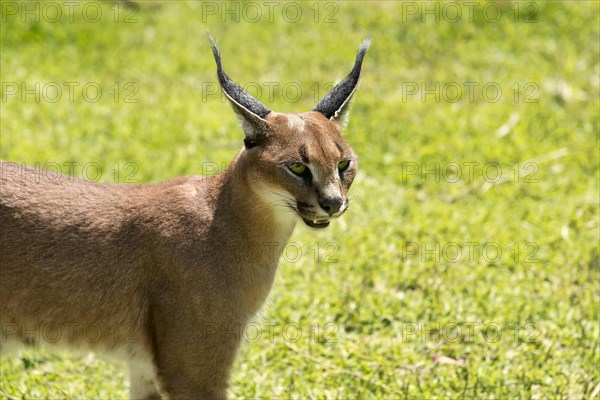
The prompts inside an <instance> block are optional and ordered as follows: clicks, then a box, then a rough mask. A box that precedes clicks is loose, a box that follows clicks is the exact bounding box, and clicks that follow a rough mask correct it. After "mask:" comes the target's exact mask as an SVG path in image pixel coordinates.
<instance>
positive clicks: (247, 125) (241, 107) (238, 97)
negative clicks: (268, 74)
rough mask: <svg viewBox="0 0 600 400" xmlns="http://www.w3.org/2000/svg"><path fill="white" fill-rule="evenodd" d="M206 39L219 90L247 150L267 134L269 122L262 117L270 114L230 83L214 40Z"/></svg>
mask: <svg viewBox="0 0 600 400" xmlns="http://www.w3.org/2000/svg"><path fill="white" fill-rule="evenodd" d="M208 39H209V40H210V44H211V47H212V51H213V55H214V56H215V61H216V63H217V76H218V78H219V84H220V85H221V89H223V92H224V93H225V96H226V97H227V98H228V99H229V102H230V103H231V106H232V107H233V111H235V113H236V114H237V116H238V117H239V119H240V121H241V124H242V129H243V130H244V133H245V135H246V138H245V139H244V144H245V145H246V147H247V148H250V147H253V146H254V145H256V144H259V143H260V142H261V141H262V140H263V139H264V138H266V136H267V135H268V132H269V127H270V125H271V123H270V122H268V121H267V120H265V119H264V117H265V116H266V115H267V114H269V113H270V112H271V110H269V109H268V108H267V107H265V106H264V105H263V104H262V103H261V102H260V101H258V100H257V99H256V98H254V97H253V96H252V95H251V94H250V93H248V92H246V91H245V90H244V89H242V88H241V87H240V86H239V85H238V84H237V83H235V82H234V81H232V80H231V79H230V78H229V77H228V76H227V74H225V71H223V66H222V65H221V52H220V51H219V47H218V46H217V43H216V41H215V39H214V38H213V37H212V36H211V35H210V33H208Z"/></svg>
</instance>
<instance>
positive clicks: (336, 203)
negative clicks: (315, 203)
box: [319, 197, 344, 215]
mask: <svg viewBox="0 0 600 400" xmlns="http://www.w3.org/2000/svg"><path fill="white" fill-rule="evenodd" d="M342 204H344V200H343V199H342V198H341V197H325V198H322V199H321V200H319V205H320V206H321V208H322V209H323V210H325V211H326V212H327V214H329V215H333V214H335V213H336V212H338V211H340V208H341V207H342Z"/></svg>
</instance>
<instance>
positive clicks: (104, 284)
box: [0, 103, 356, 399]
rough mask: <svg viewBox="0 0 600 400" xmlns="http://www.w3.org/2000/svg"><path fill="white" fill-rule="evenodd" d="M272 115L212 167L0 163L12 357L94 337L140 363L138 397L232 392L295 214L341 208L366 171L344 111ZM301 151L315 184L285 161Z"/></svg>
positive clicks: (135, 380)
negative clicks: (168, 171) (139, 170)
mask: <svg viewBox="0 0 600 400" xmlns="http://www.w3.org/2000/svg"><path fill="white" fill-rule="evenodd" d="M233 105H234V109H235V110H236V112H238V114H241V117H242V119H243V121H244V122H248V121H247V119H248V118H250V119H252V118H253V116H248V115H243V114H244V111H245V110H240V109H239V108H236V104H235V103H234V104H233ZM344 107H345V105H344ZM254 122H255V121H254ZM254 122H253V121H250V126H252V125H253V124H254ZM260 122H261V123H264V124H266V126H267V127H268V128H267V129H266V130H264V131H263V132H262V136H261V137H262V139H261V142H260V144H259V145H257V146H254V147H251V148H248V149H247V148H243V149H242V150H241V151H240V152H239V153H238V155H237V156H236V157H235V159H234V160H233V162H232V163H231V165H230V167H229V168H228V169H227V170H226V171H225V172H224V173H222V174H220V175H217V176H213V177H202V176H191V177H180V178H175V179H171V180H169V181H166V182H161V183H154V184H143V185H125V184H105V183H91V182H88V181H84V180H79V179H75V178H72V177H69V176H66V175H59V174H55V173H52V172H48V171H42V170H36V169H34V168H31V167H27V166H23V165H18V164H14V163H9V162H0V165H1V167H2V168H1V182H0V183H1V186H0V229H1V236H0V293H1V296H2V301H1V302H0V323H1V329H2V331H1V333H2V337H1V341H0V346H1V347H0V349H2V352H3V353H0V355H4V352H5V349H6V348H7V346H8V345H9V344H18V343H25V344H32V343H33V344H37V343H43V342H49V343H50V344H58V345H66V346H70V347H81V348H84V349H88V348H89V349H91V350H96V351H101V352H108V353H114V354H116V355H118V356H120V357H122V358H125V359H126V360H127V361H128V362H129V363H130V365H131V367H130V372H131V397H132V398H143V399H161V398H162V399H201V398H202V399H204V398H225V397H226V389H227V381H228V378H229V373H230V369H231V366H232V364H233V361H234V358H235V355H236V353H237V350H238V347H239V345H240V341H241V331H242V329H243V328H244V326H245V325H246V324H247V322H248V321H249V319H250V318H252V317H253V316H254V315H255V313H256V312H257V310H258V309H259V308H260V306H261V305H262V304H263V302H264V301H265V299H266V297H267V295H268V293H269V291H270V289H271V285H272V283H273V279H274V275H275V271H276V268H277V263H278V260H279V257H280V255H281V252H282V250H283V248H284V246H285V245H286V243H287V241H288V239H289V237H290V235H291V233H292V230H293V228H294V225H295V222H296V221H297V220H298V217H299V216H300V217H302V218H303V219H305V220H307V221H311V220H313V219H315V220H317V219H318V220H323V219H324V218H326V219H327V220H329V219H330V218H334V217H336V216H339V215H341V214H342V213H343V212H344V211H345V209H346V208H347V206H348V203H347V191H348V188H349V186H350V184H351V182H352V179H353V178H354V175H355V171H356V157H355V155H354V153H353V151H352V150H351V148H350V147H349V146H348V145H347V144H346V142H345V140H344V139H343V138H342V135H341V124H340V121H339V120H338V119H337V118H332V119H327V118H325V117H324V116H323V115H322V114H320V113H318V112H309V113H304V114H279V113H275V112H271V113H270V114H268V115H267V116H266V117H265V118H264V119H262V120H261V121H260ZM249 130H251V128H249V127H248V126H246V127H245V131H246V136H247V137H249V136H250V135H251V134H252V133H251V132H249ZM301 148H303V150H301ZM303 156H304V157H306V156H307V157H308V165H309V166H310V169H311V170H312V171H313V172H314V177H313V179H312V181H311V182H306V181H303V180H302V179H299V178H298V177H295V176H294V175H293V174H291V173H290V171H289V170H288V169H287V167H286V165H287V164H286V163H287V162H289V161H290V160H294V161H297V160H301V159H302V157H303ZM344 159H347V160H351V165H350V167H349V168H348V170H347V171H345V173H341V172H340V171H338V167H337V166H338V163H339V162H340V161H341V160H344ZM323 196H330V197H331V196H339V197H340V198H341V199H342V200H343V202H344V203H343V205H342V207H341V209H340V210H339V212H337V213H335V214H331V215H328V214H327V213H325V212H324V210H323V209H322V208H321V207H320V206H319V201H320V198H322V197H323ZM296 202H301V203H302V204H304V205H305V207H304V208H303V209H302V210H298V209H294V207H293V206H296ZM307 223H308V222H307Z"/></svg>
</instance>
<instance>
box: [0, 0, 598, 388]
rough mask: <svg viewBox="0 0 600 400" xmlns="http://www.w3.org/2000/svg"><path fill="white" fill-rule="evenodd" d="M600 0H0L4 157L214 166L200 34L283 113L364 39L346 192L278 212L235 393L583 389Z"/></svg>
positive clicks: (178, 171)
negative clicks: (333, 206)
mask: <svg viewBox="0 0 600 400" xmlns="http://www.w3.org/2000/svg"><path fill="white" fill-rule="evenodd" d="M598 4H599V3H598V2H596V1H581V2H573V1H551V2H541V1H516V2H513V1H471V2H455V1H448V2H414V1H404V2H400V1H351V2H341V1H319V2H316V1H315V2H304V1H303V2H293V1H292V2H283V1H271V2H268V1H265V2H263V1H248V2H237V1H232V2H222V1H206V2H201V1H177V2H168V1H140V2H135V3H134V2H109V1H75V2H68V1H27V2H23V1H5V0H2V1H1V2H0V6H1V8H0V18H1V24H0V27H1V30H0V38H1V57H0V67H1V68H0V69H1V88H0V89H1V91H0V96H1V103H0V106H1V121H0V131H1V142H0V156H1V158H2V159H5V160H10V161H14V162H19V163H21V162H22V163H27V164H29V165H34V166H39V167H41V168H46V169H50V170H53V171H59V172H63V173H66V174H70V175H74V176H76V177H79V178H85V179H90V180H94V181H102V182H118V183H144V182H153V181H158V180H164V179H169V178H171V177H174V176H178V175H193V174H214V173H216V172H219V171H220V170H222V169H224V168H225V167H226V166H227V165H228V163H229V162H230V161H231V160H232V159H233V157H234V155H235V154H236V152H237V151H238V150H239V149H240V148H241V146H242V139H243V134H242V132H241V130H240V129H239V127H238V122H237V120H236V118H235V116H234V113H233V112H231V110H230V108H229V106H228V104H226V103H225V100H224V98H223V97H222V95H221V93H220V91H219V90H218V86H217V80H216V73H215V66H214V61H213V58H212V54H211V52H210V47H209V42H208V40H207V37H206V32H207V30H209V31H210V32H211V34H212V35H213V36H214V37H215V38H216V39H217V40H218V42H219V45H220V46H221V51H222V54H223V62H224V66H225V70H226V71H227V73H228V74H229V75H230V76H231V77H232V78H233V79H234V80H236V81H237V82H239V83H240V84H241V85H242V86H244V87H245V88H246V89H247V90H248V91H249V92H250V93H252V94H253V95H255V96H256V97H258V98H259V99H260V100H261V101H262V102H263V103H264V104H266V105H267V107H269V108H271V109H273V110H276V111H280V112H303V111H308V110H310V109H312V107H313V106H314V105H315V104H316V103H317V101H318V100H319V99H320V98H321V97H323V96H324V94H325V93H326V92H327V91H328V90H329V89H330V88H331V87H332V85H333V83H334V82H338V81H339V80H341V79H342V78H343V77H344V76H345V75H346V74H347V73H348V72H349V71H350V69H351V66H352V64H353V62H354V57H355V54H356V50H357V48H358V46H359V44H360V42H361V41H362V40H363V39H364V38H365V37H366V36H368V35H371V36H372V38H373V44H372V47H371V49H370V51H369V54H368V55H367V57H366V59H365V64H364V66H363V75H362V83H361V87H360V89H359V91H358V93H357V95H356V96H355V99H354V102H353V111H352V114H351V119H350V124H349V126H348V127H347V129H346V131H345V135H346V137H347V140H348V141H349V142H350V143H351V144H352V146H353V148H354V149H355V151H356V152H357V153H358V155H359V157H360V173H359V175H358V177H357V179H356V181H355V183H354V185H353V187H352V189H351V199H352V204H351V207H350V209H349V211H348V212H347V213H346V214H345V215H344V217H343V218H341V219H340V220H338V221H335V222H334V223H332V226H331V227H330V228H328V229H327V230H323V231H314V230H310V229H308V228H307V227H305V226H301V225H300V224H299V225H298V227H297V228H296V231H295V233H294V235H293V237H292V241H291V244H290V246H288V249H287V250H286V252H285V253H284V257H283V260H282V263H281V265H280V269H279V271H278V276H277V280H276V283H275V285H274V290H273V292H272V295H271V297H270V299H269V301H268V303H267V304H266V305H265V307H264V308H263V310H262V312H261V314H260V315H259V316H258V317H257V319H256V321H255V323H253V324H252V326H251V327H250V329H249V330H248V331H247V332H245V337H244V341H245V344H244V345H243V348H242V350H241V356H240V357H239V358H238V360H237V361H236V364H235V369H234V373H233V377H232V381H231V396H232V397H233V398H256V397H266V398H287V397H293V398H309V397H310V398H451V397H452V398H506V397H525V398H594V397H596V398H597V397H598V395H599V392H600V373H599V370H598V368H599V367H598V365H599V364H600V356H599V348H598V338H599V327H598V318H599V311H600V310H599V300H598V299H599V295H600V289H599V287H600V269H599V255H598V254H599V251H598V240H599V235H598V234H599V231H598V230H599V213H598V207H599V206H598V204H599V200H600V199H599V187H598V182H599V168H598V166H599V148H598V129H599V124H598V110H599V86H600V79H599V46H598V43H599V33H600V32H599V22H600V21H599V15H600V14H599V12H600V10H599V8H600V6H599V5H598ZM5 295H6V294H5ZM125 372H126V371H125V367H124V366H123V365H122V364H119V363H117V362H112V361H110V360H109V361H107V360H103V359H98V358H96V356H94V355H91V354H90V355H87V356H85V357H84V358H81V357H77V356H72V355H64V354H61V353H49V352H45V351H42V352H39V351H26V352H24V353H21V354H20V356H18V357H15V358H11V359H2V360H1V362H0V398H3V396H5V397H7V398H9V396H13V397H17V398H23V399H33V398H36V399H37V398H47V399H57V398H61V399H62V398H86V399H96V398H98V399H99V398H103V399H107V398H111V399H115V398H126V397H127V394H128V382H127V378H126V373H125Z"/></svg>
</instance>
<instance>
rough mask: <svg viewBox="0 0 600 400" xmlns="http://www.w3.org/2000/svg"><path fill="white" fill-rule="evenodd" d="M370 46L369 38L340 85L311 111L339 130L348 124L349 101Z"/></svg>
mask: <svg viewBox="0 0 600 400" xmlns="http://www.w3.org/2000/svg"><path fill="white" fill-rule="evenodd" d="M370 45H371V37H368V38H366V39H365V40H364V41H363V42H362V44H361V45H360V48H359V49H358V54H357V55H356V61H355V62H354V67H353V68H352V71H350V74H348V76H347V77H345V78H344V79H343V80H342V81H341V82H340V83H338V84H337V85H335V86H334V87H333V89H331V92H329V93H327V95H325V97H324V98H323V100H321V101H320V102H319V104H317V105H316V106H315V108H314V109H313V111H318V112H320V113H321V114H323V115H324V116H326V117H327V118H329V119H330V120H332V121H334V122H336V123H337V124H338V125H339V126H340V128H343V127H344V126H345V125H346V124H347V123H348V117H349V114H350V100H352V96H354V92H356V88H357V87H358V81H359V78H360V70H361V68H362V62H363V58H365V54H367V50H368V49H369V46H370Z"/></svg>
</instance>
